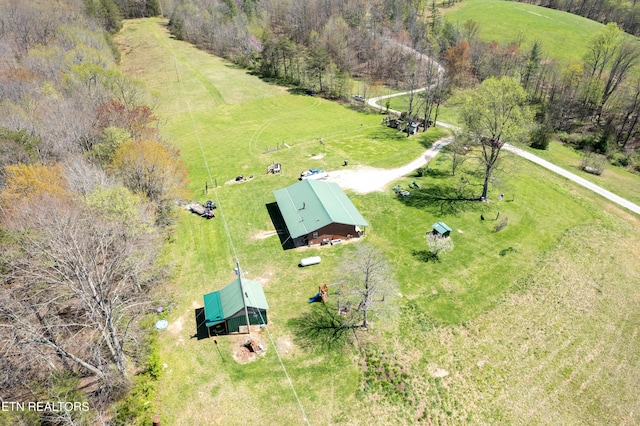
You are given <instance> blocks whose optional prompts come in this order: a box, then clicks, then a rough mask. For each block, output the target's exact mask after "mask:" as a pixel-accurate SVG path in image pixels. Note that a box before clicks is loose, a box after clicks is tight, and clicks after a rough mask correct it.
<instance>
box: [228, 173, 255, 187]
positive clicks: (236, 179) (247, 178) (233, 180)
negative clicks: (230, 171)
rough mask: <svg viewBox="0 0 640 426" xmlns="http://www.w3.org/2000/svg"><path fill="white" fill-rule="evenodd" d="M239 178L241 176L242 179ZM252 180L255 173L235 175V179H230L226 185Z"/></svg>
mask: <svg viewBox="0 0 640 426" xmlns="http://www.w3.org/2000/svg"><path fill="white" fill-rule="evenodd" d="M238 178H240V179H238ZM250 180H253V175H251V176H248V177H244V176H237V177H234V178H233V179H229V180H228V181H226V182H225V183H224V184H225V185H233V184H236V183H244V182H249V181H250Z"/></svg>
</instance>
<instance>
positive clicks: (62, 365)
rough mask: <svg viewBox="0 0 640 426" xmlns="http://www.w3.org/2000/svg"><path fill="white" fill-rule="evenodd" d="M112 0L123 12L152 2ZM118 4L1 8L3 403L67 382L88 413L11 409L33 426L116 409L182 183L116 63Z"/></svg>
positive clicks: (146, 341)
mask: <svg viewBox="0 0 640 426" xmlns="http://www.w3.org/2000/svg"><path fill="white" fill-rule="evenodd" d="M117 3H118V6H119V7H122V10H125V11H126V12H125V13H124V14H123V15H122V16H142V15H140V14H144V13H147V12H148V11H149V10H150V9H149V7H150V5H151V4H152V3H153V4H156V5H157V2H137V1H133V2H117ZM125 4H128V5H130V6H131V7H132V9H125V8H124V5H125ZM118 6H116V7H114V4H113V2H111V0H100V1H80V0H77V1H76V0H59V1H55V2H51V1H44V0H42V1H30V2H23V1H14V0H8V1H2V2H0V51H1V52H2V55H1V56H2V60H0V108H1V110H2V113H1V114H0V187H1V192H0V226H1V231H0V245H1V247H0V252H2V257H1V264H0V268H1V269H0V270H1V273H2V284H1V285H2V291H1V292H0V359H1V360H2V363H1V364H0V365H1V366H2V367H1V371H0V399H2V400H3V401H15V402H20V401H42V400H57V399H58V394H59V393H60V392H62V390H63V389H75V388H77V389H82V392H79V393H78V395H76V396H75V398H76V399H75V400H78V401H83V400H85V401H88V402H90V404H91V407H92V408H95V410H92V411H91V413H84V412H69V413H63V414H64V415H62V414H60V413H52V412H43V413H33V412H31V413H22V414H21V413H12V414H11V415H14V416H20V415H24V416H26V417H25V419H26V418H31V419H32V420H34V421H36V422H38V423H39V422H49V423H48V424H57V423H61V422H62V423H65V422H69V421H78V419H80V418H83V419H84V420H85V421H86V420H87V419H94V420H95V418H96V416H97V417H98V418H101V417H104V418H111V417H113V416H114V411H113V403H114V402H115V401H118V400H119V399H121V398H122V396H123V395H125V394H126V393H127V392H129V390H130V389H131V386H132V383H133V382H132V374H133V373H135V372H137V371H140V370H141V369H143V370H144V368H146V365H147V363H148V357H149V351H150V348H151V345H150V338H149V335H148V327H141V324H140V321H141V319H143V318H144V314H145V313H148V312H150V311H153V309H152V307H151V304H150V302H151V300H150V289H151V288H152V287H153V286H154V285H155V284H156V283H157V282H158V281H159V280H162V279H163V276H164V271H163V269H162V266H161V265H160V264H159V263H158V260H157V255H158V252H159V249H160V248H161V246H162V244H161V242H162V236H163V234H166V233H167V232H168V230H169V228H168V227H167V225H169V224H170V223H171V221H172V217H173V213H172V210H173V209H172V206H174V205H175V202H174V201H175V200H176V199H177V198H179V197H181V196H182V195H183V194H184V188H185V185H186V169H185V167H184V166H183V165H182V163H181V161H180V159H179V153H177V152H176V150H175V149H174V148H172V147H171V146H170V145H169V144H168V143H167V142H166V141H163V140H162V138H161V137H160V134H159V131H158V119H157V118H156V117H155V116H154V114H153V111H152V109H151V108H150V106H149V105H150V104H151V101H152V100H151V98H150V97H149V96H148V95H147V93H146V91H145V89H144V88H143V87H141V86H139V85H138V84H137V83H135V82H133V81H131V80H130V79H129V78H128V77H126V76H125V75H123V74H121V73H120V72H119V71H117V68H116V61H117V59H118V57H119V55H118V52H117V50H116V49H115V47H114V45H113V43H112V41H111V38H110V34H109V33H108V31H107V30H117V29H118V28H119V25H120V24H119V23H120V19H121V18H120V16H121V15H120V12H119V7H118ZM134 6H136V7H142V6H144V7H146V8H147V9H144V10H146V11H147V12H143V11H142V10H143V9H140V8H137V9H136V8H135V7H134ZM154 10H155V9H154ZM97 11H100V12H99V13H98V12H97ZM108 11H112V12H113V11H115V12H117V13H115V15H114V16H113V17H112V18H113V19H111V18H109V19H107V16H108ZM153 13H154V14H155V13H156V12H155V11H154V12H153ZM90 15H93V17H92V16H90ZM98 15H100V16H98ZM94 18H98V19H94ZM3 414H6V413H3ZM29 416H30V417H29ZM34 416H36V419H34V418H33V417H34ZM87 416H88V417H87ZM38 417H39V419H38ZM120 418H121V419H122V420H124V421H125V422H126V414H125V415H124V417H123V416H122V415H120ZM74 419H75V420H74ZM14 420H15V421H16V422H17V421H18V419H17V418H16V419H14ZM23 420H24V419H23Z"/></svg>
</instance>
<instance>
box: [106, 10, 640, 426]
mask: <svg viewBox="0 0 640 426" xmlns="http://www.w3.org/2000/svg"><path fill="white" fill-rule="evenodd" d="M117 41H118V43H119V44H120V45H121V46H122V48H123V62H122V68H123V70H124V71H125V72H127V73H129V74H130V75H132V76H133V77H135V78H137V79H139V80H140V81H141V82H143V83H144V84H146V85H147V86H148V87H149V88H150V89H151V90H152V91H154V93H155V96H156V102H157V105H158V108H157V113H158V115H159V116H160V117H161V118H162V120H163V129H164V131H165V132H166V137H167V138H168V139H169V140H170V141H171V142H172V143H174V144H175V145H176V146H178V147H179V149H180V151H181V153H182V155H183V158H184V160H185V161H186V163H187V165H188V166H189V169H190V177H191V180H192V185H191V189H192V194H193V199H197V200H200V201H203V200H205V199H207V198H212V199H214V200H215V201H216V203H217V204H218V205H219V206H220V208H219V210H218V211H217V213H218V216H217V217H216V218H215V219H212V220H209V221H206V220H203V219H201V218H199V217H197V216H194V215H190V214H187V213H186V212H183V213H182V214H181V215H180V216H179V218H178V223H177V225H176V229H175V232H174V234H173V236H172V239H171V241H170V242H169V245H168V248H167V251H166V259H167V262H169V263H171V264H172V265H173V267H174V271H175V272H174V276H173V279H172V280H171V282H170V283H169V284H168V285H167V286H165V287H163V288H162V289H159V291H158V294H157V296H156V297H157V302H158V303H159V304H163V305H165V306H167V307H168V308H169V309H170V311H169V314H168V319H169V323H170V326H169V328H168V329H167V330H165V331H164V332H162V333H161V335H160V342H161V356H162V363H163V364H164V365H165V369H164V371H163V376H162V380H161V383H160V386H159V398H158V401H156V406H157V407H158V410H159V414H160V416H161V418H162V421H163V424H170V425H193V424H198V423H200V424H225V425H227V424H246V423H249V422H251V423H263V422H268V423H272V424H304V423H305V422H304V419H303V412H304V413H306V416H307V417H308V420H309V423H310V424H363V425H364V424H367V425H370V424H410V423H414V422H416V421H418V420H423V421H427V422H431V423H433V424H468V423H475V424H495V423H504V424H512V423H527V424H539V423H542V424H545V423H546V424H558V423H560V424H574V423H591V424H604V423H608V422H611V421H613V422H614V423H616V424H622V423H625V422H626V423H629V424H631V423H635V422H636V421H637V419H636V418H634V417H633V416H634V414H633V413H637V412H638V408H640V407H638V405H640V403H639V401H638V398H637V395H636V393H635V392H634V391H633V390H634V389H635V388H636V387H637V385H638V383H639V382H640V375H639V373H638V371H640V370H638V368H637V367H638V356H639V354H640V347H639V343H638V340H637V338H636V336H637V331H638V324H639V323H640V314H639V313H638V311H637V309H636V307H637V303H638V298H640V296H639V293H638V292H637V290H636V289H635V288H634V283H636V282H638V275H639V270H640V269H639V268H640V267H639V266H638V265H637V262H636V261H635V259H637V256H638V254H640V253H639V252H638V250H639V249H638V247H640V244H639V243H640V232H639V231H638V218H637V217H635V216H632V215H630V214H628V213H626V212H625V211H623V210H622V209H620V208H617V207H615V206H611V205H608V204H606V203H604V202H603V200H602V199H600V198H598V197H596V196H594V195H592V194H590V193H589V192H587V191H586V190H583V189H581V188H578V187H575V186H573V185H569V184H567V182H566V181H565V180H563V179H561V178H559V177H556V176H554V175H551V174H550V173H547V172H545V171H543V170H541V169H540V168H538V167H534V166H533V165H531V164H529V163H526V162H524V161H522V160H520V159H518V158H515V157H507V158H505V161H504V169H505V174H503V175H502V178H501V179H500V180H499V181H497V182H496V183H495V185H494V186H493V187H492V191H491V194H490V198H491V201H490V202H489V203H482V204H480V203H442V202H434V201H433V200H431V199H430V197H429V196H428V195H429V190H431V189H433V188H436V189H438V188H439V189H441V190H442V191H445V192H447V191H452V190H453V188H455V187H456V186H457V185H459V184H460V177H463V176H467V177H470V176H471V174H472V172H473V169H474V167H473V162H472V160H470V161H468V162H467V171H468V174H467V175H458V176H456V177H451V176H450V171H449V169H450V161H449V160H448V158H447V156H446V155H445V154H441V155H440V156H439V157H438V159H437V160H435V161H433V162H432V163H431V164H430V166H429V168H430V172H429V173H428V174H427V176H425V177H420V178H418V177H415V176H409V177H406V178H404V179H401V180H400V181H399V182H398V184H400V185H403V186H405V187H406V186H407V185H408V184H409V183H410V182H412V181H414V180H416V181H417V182H418V183H419V184H420V186H421V188H422V189H421V190H414V191H412V195H411V196H410V197H406V198H402V199H398V198H396V197H395V196H394V194H393V192H392V191H387V192H379V193H372V194H368V195H356V194H350V198H351V199H352V201H353V202H354V204H355V205H356V206H357V207H358V209H359V210H360V211H361V212H362V214H363V215H364V217H365V218H366V219H367V221H368V222H369V223H370V226H369V227H368V229H367V236H366V238H365V241H363V242H358V244H360V243H368V244H373V245H375V246H377V247H378V248H379V249H380V250H381V251H383V252H384V254H385V255H386V257H387V258H388V260H389V262H390V263H391V264H392V266H393V270H394V275H395V278H396V279H397V281H398V282H399V292H400V294H401V296H400V297H398V299H397V302H396V304H397V309H398V315H395V316H393V317H391V318H387V319H386V320H385V321H376V322H375V323H374V326H373V327H372V328H371V329H370V330H369V332H367V333H363V334H362V336H361V340H360V348H362V351H357V350H355V349H354V348H346V349H345V350H344V351H342V352H331V353H327V352H316V351H311V350H308V349H305V347H303V346H301V345H300V344H299V341H298V340H297V339H296V337H295V319H296V318H299V317H300V316H301V315H302V314H304V313H306V312H308V310H309V304H308V303H307V300H308V298H309V297H311V296H312V295H313V294H315V292H316V291H317V287H318V285H319V284H322V283H327V284H330V285H331V284H332V283H333V282H335V280H336V279H337V278H338V276H339V268H338V266H339V264H340V261H341V259H342V258H343V256H344V255H345V254H346V253H348V252H350V251H351V250H352V249H353V244H346V245H342V246H333V247H326V248H323V249H322V250H321V249H307V250H303V251H294V250H287V251H283V250H282V248H281V246H280V242H279V240H278V238H277V236H275V235H273V232H272V231H273V225H272V224H271V222H270V219H269V215H268V213H267V210H266V208H265V205H266V204H268V203H271V202H273V201H274V197H273V194H272V191H273V190H274V189H278V188H281V187H284V186H286V185H289V184H291V183H293V182H295V181H296V177H297V175H298V173H299V172H300V171H301V170H304V169H305V168H308V167H311V166H315V167H321V168H325V169H334V168H338V167H341V166H340V165H341V164H342V161H343V160H344V159H349V167H352V166H354V165H358V164H363V165H371V166H377V167H393V166H398V165H400V164H403V163H406V162H408V161H410V160H412V159H414V158H415V157H417V155H418V153H419V152H421V151H422V150H424V147H425V145H428V144H429V141H428V138H429V137H430V135H429V134H427V135H420V136H417V137H412V138H406V137H398V134H397V133H396V132H393V131H390V130H389V129H387V128H385V127H383V126H380V115H378V114H367V113H364V112H361V111H359V110H356V109H352V108H350V107H349V106H348V105H340V104H337V103H332V102H328V101H325V100H323V99H319V98H316V97H310V96H304V95H299V94H296V93H295V92H293V91H288V90H287V89H285V88H282V87H279V86H275V85H273V84H270V83H268V82H265V81H262V80H260V79H259V78H257V77H255V76H252V75H250V74H248V73H247V72H246V71H243V70H240V69H237V68H236V67H234V66H233V65H231V64H229V63H227V62H225V61H222V60H220V59H218V58H215V57H212V56H210V55H208V54H206V53H204V52H201V51H199V50H197V49H195V48H194V47H192V46H190V45H188V44H186V43H183V42H180V41H177V40H174V39H172V38H171V37H169V35H168V33H167V31H166V28H165V27H164V25H163V23H162V22H161V21H159V20H136V21H128V22H127V23H126V25H125V28H124V30H123V31H122V32H121V33H120V34H119V35H118V38H117ZM149 64H153V66H152V67H150V66H149ZM319 139H322V141H323V144H320V143H319V142H320V141H319ZM283 143H286V144H287V145H288V146H289V147H290V148H287V146H285V145H283ZM267 147H270V148H271V149H275V148H276V147H278V148H279V149H278V150H273V151H271V152H266V151H267ZM321 154H323V156H321ZM314 157H315V158H316V159H314ZM318 157H322V158H319V159H318ZM273 161H276V162H280V163H282V165H283V170H284V173H283V174H282V175H281V176H273V175H266V174H265V167H266V166H267V165H269V164H271V162H273ZM237 175H245V176H249V175H253V176H254V178H253V179H252V180H250V181H248V182H245V183H242V184H225V183H226V182H227V181H229V180H231V179H233V178H234V177H235V176H237ZM212 181H217V184H218V186H217V188H215V189H210V190H209V194H206V195H205V194H204V193H203V192H204V187H205V182H209V183H211V182H212ZM500 193H504V194H505V198H504V201H501V202H499V201H497V195H498V194H500ZM498 213H499V214H500V218H505V217H508V225H507V227H506V228H505V229H503V230H502V231H500V232H493V228H494V227H495V225H496V223H497V221H495V220H494V218H496V217H497V216H498ZM481 214H482V215H483V216H484V217H485V218H487V220H485V221H481V220H480V215H481ZM438 220H442V221H444V222H446V223H447V224H448V225H449V226H450V227H451V228H453V230H454V232H453V240H454V242H455V250H454V251H453V252H451V253H446V254H444V255H442V256H441V258H442V259H441V262H435V263H434V262H425V261H424V260H423V258H422V256H421V252H423V251H424V250H426V244H425V243H424V238H423V235H424V233H425V231H428V230H429V228H430V226H431V224H432V223H434V222H435V221H438ZM310 255H321V256H322V263H321V264H320V265H317V266H315V267H313V268H308V269H300V268H298V267H297V266H296V265H297V264H298V262H299V260H300V258H301V257H307V256H310ZM236 257H237V258H239V259H240V261H241V262H242V269H243V270H246V271H247V274H246V276H247V277H248V278H250V279H253V280H259V281H261V282H262V283H263V286H264V288H265V293H266V296H267V300H268V302H269V305H270V310H269V327H268V331H267V330H266V329H264V330H262V331H261V332H260V333H259V334H258V335H257V338H258V339H259V340H260V341H262V342H263V343H264V344H265V345H266V346H267V350H266V353H265V354H264V355H262V356H259V357H258V358H257V359H256V360H255V361H253V362H247V363H244V362H238V361H236V360H235V359H234V356H233V354H234V353H236V352H237V351H238V348H239V346H240V344H241V343H243V342H244V336H233V337H221V338H218V339H217V344H216V343H214V342H213V339H203V340H198V339H197V337H196V336H195V335H196V321H195V311H196V309H198V308H201V307H202V295H203V294H205V293H208V292H211V291H214V290H217V289H219V288H221V287H223V286H224V285H226V284H227V283H228V282H230V281H231V280H233V279H234V277H235V276H234V273H233V270H232V269H233V267H234V259H235V258H236ZM275 348H278V352H279V354H280V356H281V357H282V362H281V361H280V360H279V358H278V357H277V356H276V351H275ZM283 365H284V366H285V367H286V373H287V374H288V375H289V376H287V375H286V374H285V370H284V369H283V368H282V366H283ZM363 365H367V366H369V367H371V368H370V370H369V371H372V369H373V367H372V366H375V371H376V373H375V374H370V373H366V372H365V369H364V368H363ZM289 377H290V380H291V382H290V381H289ZM290 383H292V384H293V386H294V387H295V390H296V393H297V395H298V397H299V402H298V400H296V398H295V396H294V393H293V390H292V387H291V385H290Z"/></svg>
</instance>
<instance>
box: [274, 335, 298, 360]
mask: <svg viewBox="0 0 640 426" xmlns="http://www.w3.org/2000/svg"><path fill="white" fill-rule="evenodd" d="M276 347H277V348H278V352H279V353H280V356H282V357H289V356H291V355H292V354H293V353H294V352H295V350H296V347H295V346H294V344H293V340H292V339H291V336H288V335H285V336H280V337H278V339H277V340H276Z"/></svg>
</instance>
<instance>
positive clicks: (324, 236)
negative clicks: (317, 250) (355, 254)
mask: <svg viewBox="0 0 640 426" xmlns="http://www.w3.org/2000/svg"><path fill="white" fill-rule="evenodd" d="M273 194H274V195H275V197H276V202H277V203H278V208H279V209H280V213H281V214H282V217H283V219H284V222H285V223H286V225H287V230H288V231H289V238H291V239H293V241H294V244H295V246H296V247H298V246H303V245H312V244H328V243H331V242H334V243H336V242H340V241H342V239H350V238H353V237H360V236H361V235H362V234H363V230H362V227H365V226H367V225H368V224H367V221H366V220H364V218H363V217H362V215H361V214H360V212H359V211H358V209H356V207H355V206H354V205H353V203H352V202H351V200H349V198H348V197H347V196H346V194H345V193H344V192H342V189H340V186H338V184H337V183H334V182H323V181H319V180H302V181H300V182H297V183H294V184H293V185H291V186H288V187H286V188H282V189H278V190H276V191H274V192H273Z"/></svg>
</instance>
